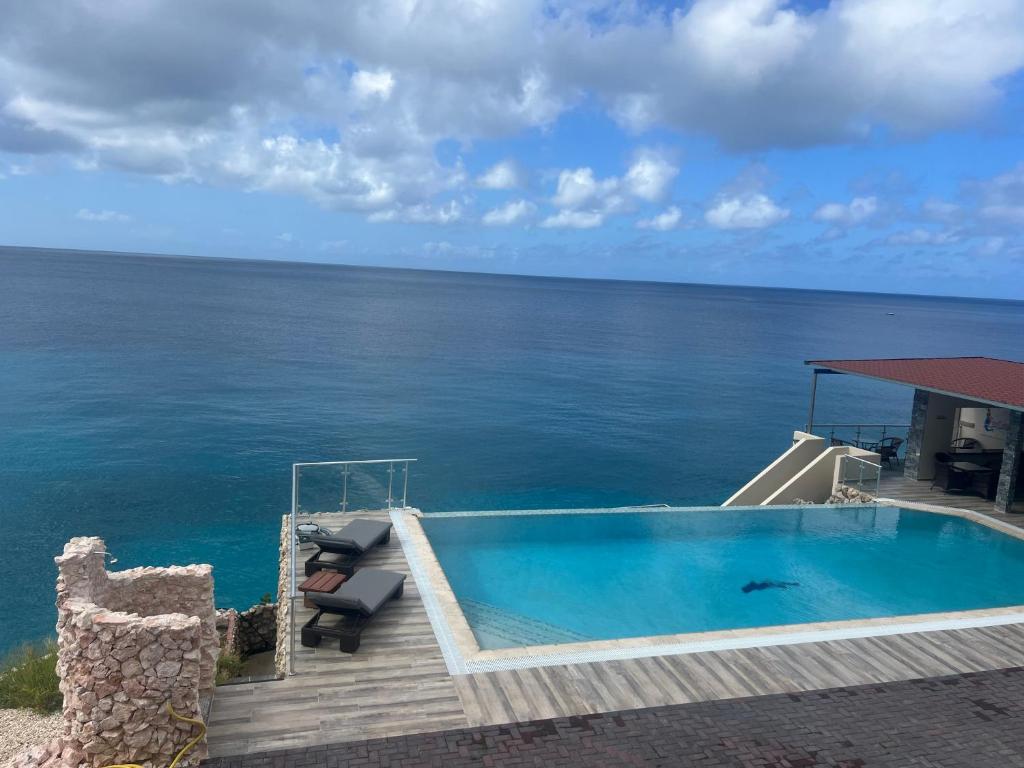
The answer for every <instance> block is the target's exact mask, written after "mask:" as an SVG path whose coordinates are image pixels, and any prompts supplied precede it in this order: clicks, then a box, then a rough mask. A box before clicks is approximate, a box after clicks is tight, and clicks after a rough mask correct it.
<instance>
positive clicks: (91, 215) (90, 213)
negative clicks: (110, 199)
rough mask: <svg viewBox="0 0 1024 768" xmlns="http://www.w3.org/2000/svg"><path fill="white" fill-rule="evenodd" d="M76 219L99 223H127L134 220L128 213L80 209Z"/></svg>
mask: <svg viewBox="0 0 1024 768" xmlns="http://www.w3.org/2000/svg"><path fill="white" fill-rule="evenodd" d="M75 218H76V219H81V220H82V221H98V222H108V221H118V222H125V221H131V220H132V217H131V216H129V215H128V214H126V213H121V212H120V211H107V210H104V211H94V210H91V209H89V208H79V210H78V213H76V214H75Z"/></svg>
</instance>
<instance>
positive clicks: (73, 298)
mask: <svg viewBox="0 0 1024 768" xmlns="http://www.w3.org/2000/svg"><path fill="white" fill-rule="evenodd" d="M888 312H894V313H895V315H894V316H890V315H888V314H887V313H888ZM913 355H991V356H997V357H1009V358H1016V359H1024V304H1022V303H1014V302H991V301H976V300H965V299H946V298H922V297H910V296H883V295H864V294H841V293H826V292H813V291H795V290H770V289H752V288H730V287H713V286H694V285H668V284H652V283H629V282H601V281H587V280H565V279H547V278H530V277H506V276H488V275H478V274H454V273H439V272H419V271H408V270H384V269H363V268H350V267H338V266H322V265H313V264H281V263H267V262H250V261H230V260H212V259H172V258H155V257H144V256H129V255H112V254H100V253H84V252H74V253H70V252H56V251H38V250H32V251H29V250H19V249H0V540H2V541H3V542H4V545H5V546H4V550H5V553H4V557H3V558H2V559H0V583H2V584H3V585H4V588H5V591H6V594H7V606H8V614H7V615H8V621H5V622H3V623H2V624H0V649H3V648H5V647H9V646H10V645H11V644H13V643H15V642H17V641H19V640H23V639H28V638H33V637H38V636H41V635H43V634H46V633H48V632H50V631H52V625H53V621H54V611H53V579H54V576H55V569H54V567H53V562H52V557H53V556H54V555H55V554H57V553H59V551H60V549H61V546H62V544H63V542H64V541H65V540H66V539H67V538H68V537H70V536H75V535H99V536H102V537H104V538H105V539H106V540H107V543H108V546H109V549H110V550H111V551H112V552H113V554H114V555H115V556H116V557H118V558H119V563H118V565H117V567H119V568H120V567H132V566H135V565H143V564H154V565H160V564H169V563H176V562H177V563H183V562H196V561H198V562H211V563H213V564H214V566H215V577H216V581H217V597H218V602H219V604H221V605H224V606H228V605H234V606H238V607H245V606H247V605H248V604H250V603H252V602H254V601H256V600H258V599H259V597H260V596H261V595H262V594H264V593H266V592H270V591H272V590H273V589H274V588H275V571H276V567H277V559H276V548H277V538H278V529H279V525H280V515H281V514H283V513H284V512H286V511H287V509H288V507H289V503H290V465H291V463H292V462H293V461H317V460H328V459H338V458H378V457H389V456H413V457H417V458H418V459H419V463H418V464H416V465H415V467H414V470H413V471H412V473H411V477H410V479H409V500H410V503H412V504H414V505H416V506H419V507H420V508H422V509H424V510H425V511H427V512H429V511H432V510H433V511H439V510H452V509H496V508H526V507H533V508H536V507H549V508H550V507H570V506H588V507H592V506H615V505H624V504H648V503H658V502H665V503H671V504H677V505H689V504H714V503H718V502H720V501H722V500H723V499H724V498H725V497H726V496H728V495H729V494H730V493H731V492H732V491H733V490H735V488H737V487H738V486H739V485H740V484H742V483H743V482H745V481H746V480H747V479H748V478H749V477H750V476H751V475H752V474H754V473H755V472H757V471H758V470H759V469H760V468H761V467H762V466H763V465H764V464H765V463H766V462H767V461H768V460H770V459H771V458H773V457H774V455H776V454H777V453H778V452H780V451H781V450H783V449H784V448H785V447H786V446H787V445H788V443H789V438H790V433H791V431H792V430H793V429H794V428H798V427H801V426H802V424H803V422H804V420H805V418H806V407H807V395H808V388H809V373H808V370H807V368H806V367H805V366H804V365H803V364H802V361H803V360H804V359H806V358H813V357H827V356H843V357H859V356H860V357H867V356H913ZM909 401H910V393H909V391H908V390H905V389H903V388H900V387H893V386H888V385H883V384H876V383H871V382H866V381H859V380H857V379H853V378H848V377H839V376H836V377H828V378H826V379H824V380H823V381H822V383H821V386H820V387H819V398H818V402H819V410H818V418H819V420H821V421H826V420H832V421H870V422H886V421H888V422H904V421H905V420H906V419H907V416H908V409H909ZM336 479H337V478H332V479H328V480H322V481H321V482H320V485H319V486H318V487H315V486H314V485H312V484H311V485H310V486H309V488H310V489H311V490H312V491H314V492H316V493H317V494H319V496H318V497H317V498H307V499H306V503H307V505H311V506H319V507H325V506H329V505H330V504H331V503H333V504H336V503H337V499H336V493H335V491H336V487H335V486H331V485H330V483H332V482H333V481H334V480H336ZM362 487H363V488H364V490H366V489H368V488H369V487H370V486H369V485H366V486H362ZM378 490H379V486H378ZM367 492H369V491H367Z"/></svg>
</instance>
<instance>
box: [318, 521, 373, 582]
mask: <svg viewBox="0 0 1024 768" xmlns="http://www.w3.org/2000/svg"><path fill="white" fill-rule="evenodd" d="M308 540H309V542H310V543H311V544H315V545H316V546H317V551H316V552H315V553H314V554H313V555H312V556H311V557H309V558H308V559H307V560H306V575H307V576H312V575H313V574H314V573H316V572H317V571H322V570H330V571H337V572H338V573H344V574H345V575H346V576H351V575H352V574H353V573H354V572H355V566H356V563H358V562H359V561H360V560H361V559H362V558H363V557H364V556H365V555H366V553H367V552H369V551H370V550H371V549H373V548H374V547H376V546H377V545H378V544H387V543H388V542H389V541H390V540H391V523H385V522H382V521H378V520H353V521H352V522H351V523H349V524H348V525H346V526H345V527H344V528H342V529H341V530H340V531H338V532H337V533H333V534H331V535H329V536H310V537H309V538H308Z"/></svg>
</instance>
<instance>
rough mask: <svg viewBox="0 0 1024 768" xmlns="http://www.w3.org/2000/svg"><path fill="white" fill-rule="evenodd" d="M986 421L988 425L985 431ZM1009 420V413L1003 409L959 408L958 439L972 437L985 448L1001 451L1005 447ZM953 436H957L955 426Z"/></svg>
mask: <svg viewBox="0 0 1024 768" xmlns="http://www.w3.org/2000/svg"><path fill="white" fill-rule="evenodd" d="M986 419H987V420H988V425H989V428H988V429H987V430H986V428H985V422H986ZM1009 419H1010V412H1009V411H1008V410H1006V409H1005V408H961V409H960V423H959V437H973V438H974V439H975V440H977V441H978V442H979V443H981V444H982V446H983V447H985V448H990V449H1002V447H1003V446H1004V445H1006V425H1007V423H1008V422H1009ZM954 424H955V422H954ZM954 434H957V427H956V426H954Z"/></svg>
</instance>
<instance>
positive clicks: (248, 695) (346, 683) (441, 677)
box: [209, 511, 467, 756]
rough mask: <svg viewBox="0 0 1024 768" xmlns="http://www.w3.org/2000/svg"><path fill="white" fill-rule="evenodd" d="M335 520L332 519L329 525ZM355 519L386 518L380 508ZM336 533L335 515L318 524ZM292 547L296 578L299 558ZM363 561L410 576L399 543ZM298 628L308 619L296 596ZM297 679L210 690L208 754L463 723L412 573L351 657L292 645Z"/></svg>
mask: <svg viewBox="0 0 1024 768" xmlns="http://www.w3.org/2000/svg"><path fill="white" fill-rule="evenodd" d="M330 517H334V518H335V520H329V518H330ZM359 517H361V518H371V519H377V520H388V519H390V518H389V517H388V513H387V512H383V511H381V512H370V513H366V512H360V513H359ZM316 519H317V520H318V522H321V523H322V524H323V525H325V526H327V527H328V528H334V529H335V530H337V528H339V527H340V525H339V523H338V522H337V516H336V515H335V516H331V515H324V516H320V517H318V518H316ZM314 551H315V549H313V548H308V549H306V550H300V552H299V557H298V558H297V559H298V561H299V562H298V567H299V569H300V570H299V579H300V580H301V579H302V578H305V576H304V575H303V574H302V571H301V568H302V565H303V561H304V560H305V558H306V557H307V556H308V555H309V554H311V553H312V552H314ZM363 564H364V565H365V566H367V567H371V568H386V569H389V570H394V571H400V572H402V573H406V574H408V573H409V567H408V565H407V563H406V561H405V556H404V555H403V554H402V547H401V545H400V544H399V542H398V537H397V536H395V535H394V534H392V536H391V541H390V542H389V543H388V544H387V545H386V546H383V547H378V548H377V549H376V550H374V552H373V553H371V554H370V555H368V556H367V558H366V559H365V560H364V561H363ZM295 605H296V607H297V610H296V614H295V616H296V622H295V626H296V628H299V627H301V626H302V623H303V622H305V621H306V620H307V619H309V618H310V617H311V616H312V615H313V611H312V610H310V609H308V608H304V607H303V606H302V601H301V600H296V602H295ZM295 647H296V650H297V654H296V662H295V667H296V674H295V675H294V676H291V677H289V678H287V679H285V680H279V681H270V682H262V683H246V684H242V685H230V686H222V687H220V688H218V689H217V693H216V696H215V698H214V702H213V710H212V712H211V715H210V723H209V727H210V731H209V742H210V754H211V755H213V756H217V755H232V754H243V753H251V752H262V751H264V750H268V749H283V748H286V747H292V746H299V745H310V744H331V743H334V742H341V741H354V740H361V739H371V738H375V737H377V736H394V735H399V734H404V733H421V732H424V731H435V730H441V729H445V728H456V727H459V726H463V725H466V724H467V720H466V716H465V714H464V712H463V709H462V704H461V701H460V699H459V697H458V694H457V692H456V689H455V684H454V682H453V681H452V678H451V677H450V676H449V675H448V670H447V668H446V667H445V663H444V660H443V658H442V657H441V650H440V648H439V647H438V645H437V641H436V640H435V639H434V632H433V630H432V629H431V626H430V621H429V620H428V619H427V614H426V611H425V610H424V608H423V603H422V601H421V600H420V596H419V591H418V590H417V587H416V582H415V581H414V580H413V579H412V578H411V577H410V578H408V579H407V580H406V583H405V595H404V596H403V597H402V599H401V600H393V601H391V603H390V604H389V605H388V606H387V607H386V608H385V609H384V610H383V612H382V613H381V614H380V615H379V616H378V617H377V618H376V619H375V620H374V621H373V622H372V623H371V624H370V626H369V627H367V629H366V630H365V631H364V632H363V639H362V645H361V647H360V649H359V652H358V653H355V654H348V653H342V652H341V651H339V650H338V646H337V643H330V642H329V641H327V640H325V641H324V642H323V643H322V644H321V645H320V647H318V648H316V649H312V648H303V647H302V646H301V645H300V644H299V643H298V640H297V639H296V643H295Z"/></svg>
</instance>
